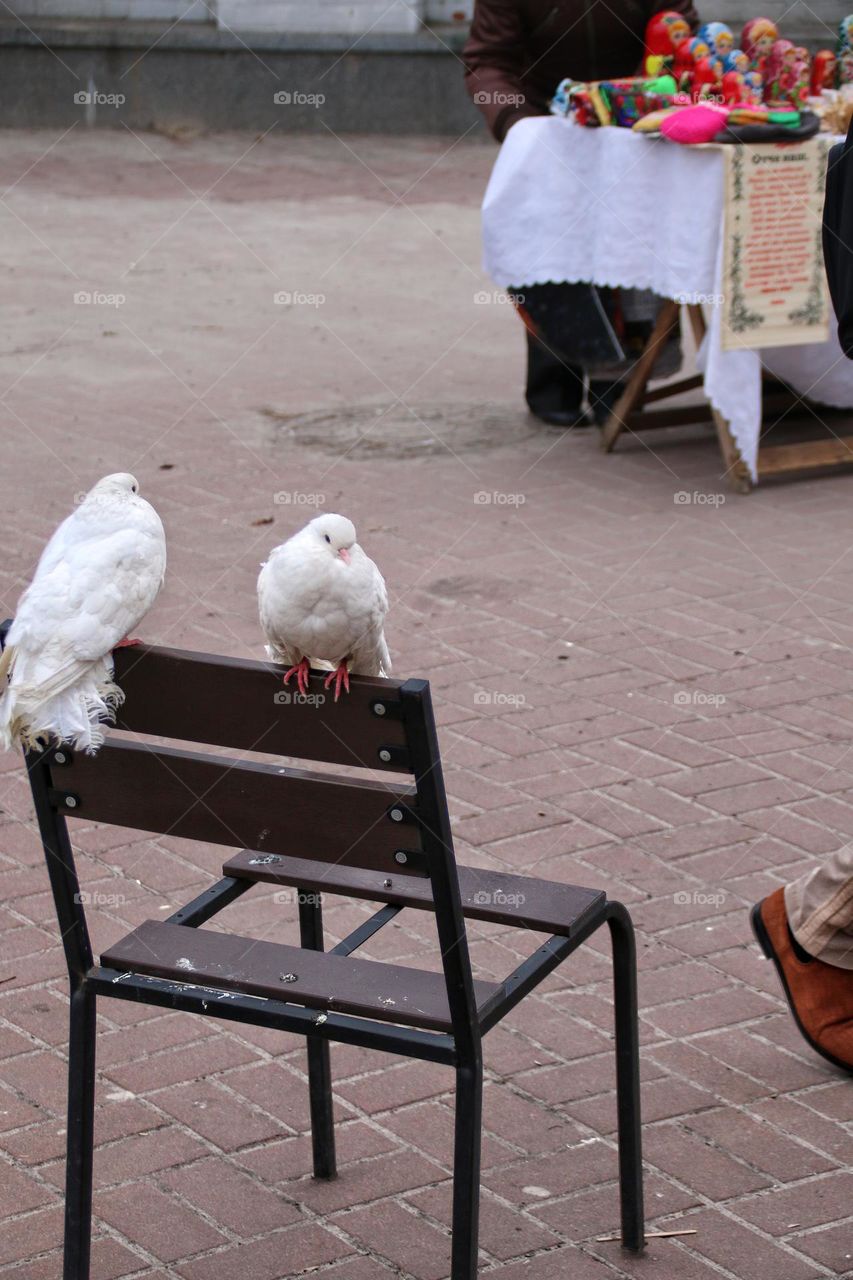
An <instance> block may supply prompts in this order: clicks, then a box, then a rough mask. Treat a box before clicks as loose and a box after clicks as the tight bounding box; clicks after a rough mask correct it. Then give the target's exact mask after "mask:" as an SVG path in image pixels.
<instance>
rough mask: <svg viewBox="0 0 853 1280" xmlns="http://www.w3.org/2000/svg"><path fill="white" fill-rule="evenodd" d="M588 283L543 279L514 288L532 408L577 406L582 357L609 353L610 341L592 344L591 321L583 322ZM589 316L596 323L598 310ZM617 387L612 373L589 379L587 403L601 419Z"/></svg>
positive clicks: (594, 357)
mask: <svg viewBox="0 0 853 1280" xmlns="http://www.w3.org/2000/svg"><path fill="white" fill-rule="evenodd" d="M586 289H587V286H581V285H567V284H542V285H529V286H527V287H526V288H524V289H523V290H521V289H520V290H512V293H513V295H514V296H515V297H516V299H517V301H516V306H517V308H518V311H519V314H520V316H521V318H522V320H523V321H524V326H525V329H526V331H527V332H526V337H527V385H526V388H525V398H526V400H527V404H528V406H529V408H530V410H531V412H532V413H535V414H549V413H554V412H563V413H567V412H568V413H571V412H578V411H579V410H580V408H581V406H582V404H583V398H584V386H585V377H584V367H583V366H584V357H585V356H589V357H591V358H592V360H593V362H594V363H599V364H601V363H602V362H603V363H606V362H607V359H608V357H609V358H610V360H611V361H612V359H613V352H612V349H611V348H610V347H609V346H601V347H600V348H597V347H596V345H595V338H594V325H593V323H591V322H590V323H587V322H586V321H587V320H589V319H590V317H589V312H588V307H589V301H588V298H587V297H586V296H585V290H586ZM591 319H592V320H594V321H595V322H596V323H598V317H597V316H593V317H592V318H591ZM621 391H622V385H621V383H620V382H614V381H613V379H605V380H599V379H594V380H591V381H590V384H589V403H590V408H591V409H592V410H593V412H594V413H595V415H596V417H597V418H599V420H601V419H603V418H605V417H607V414H608V412H609V410H610V408H611V407H612V404H613V403H615V401H616V399H618V396H619V394H620V393H621Z"/></svg>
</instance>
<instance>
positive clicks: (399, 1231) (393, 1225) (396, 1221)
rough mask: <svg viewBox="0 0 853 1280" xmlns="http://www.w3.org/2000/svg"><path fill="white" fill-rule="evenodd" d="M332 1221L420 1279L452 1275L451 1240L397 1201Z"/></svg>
mask: <svg viewBox="0 0 853 1280" xmlns="http://www.w3.org/2000/svg"><path fill="white" fill-rule="evenodd" d="M332 1221H333V1222H334V1224H335V1226H337V1227H339V1228H340V1229H341V1231H343V1232H345V1233H346V1235H347V1236H349V1237H352V1238H353V1239H354V1240H356V1241H358V1242H359V1244H360V1246H361V1247H362V1248H367V1249H370V1250H371V1252H375V1253H377V1254H379V1256H380V1258H385V1259H387V1260H388V1262H390V1263H391V1264H392V1266H397V1267H400V1268H401V1269H402V1270H403V1271H406V1272H408V1273H409V1274H411V1275H416V1276H418V1280H443V1278H444V1277H446V1276H447V1275H449V1272H450V1239H449V1237H448V1236H447V1235H446V1234H444V1233H443V1232H441V1231H439V1230H438V1228H437V1227H434V1226H432V1225H431V1224H430V1223H428V1222H426V1221H424V1220H423V1219H422V1218H419V1217H418V1216H417V1215H416V1214H415V1213H414V1212H409V1211H407V1210H405V1209H403V1208H401V1207H400V1205H398V1204H396V1203H395V1202H394V1201H387V1202H385V1203H383V1204H379V1205H367V1207H366V1208H358V1209H351V1210H350V1211H349V1212H347V1213H341V1214H337V1215H336V1216H335V1217H334V1218H333V1219H332Z"/></svg>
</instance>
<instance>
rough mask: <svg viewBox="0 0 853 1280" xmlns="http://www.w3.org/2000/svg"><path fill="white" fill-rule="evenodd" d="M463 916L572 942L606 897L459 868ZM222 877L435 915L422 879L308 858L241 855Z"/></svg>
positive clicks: (554, 883)
mask: <svg viewBox="0 0 853 1280" xmlns="http://www.w3.org/2000/svg"><path fill="white" fill-rule="evenodd" d="M457 871H458V873H459V893H460V896H461V899H462V910H463V912H464V914H465V915H466V916H468V917H469V918H470V919H472V920H492V921H494V922H495V923H496V924H507V925H515V926H517V927H518V928H523V929H533V930H536V931H541V932H542V933H556V934H558V935H559V936H560V937H563V938H571V937H573V936H574V935H575V934H577V932H578V931H579V930H580V929H581V928H584V927H585V926H586V925H587V924H588V923H589V922H590V920H591V919H592V918H593V917H595V916H596V915H600V914H601V913H602V912H603V910H604V907H605V905H606V902H607V895H606V894H605V893H603V892H602V891H601V890H600V889H586V888H583V887H582V886H580V885H576V884H560V883H558V882H557V881H554V880H537V879H536V878H535V877H533V876H515V875H507V874H506V873H505V872H502V871H481V870H480V868H479V867H463V866H460V867H457ZM222 874H223V875H225V876H234V877H236V878H238V879H247V880H263V881H268V882H269V883H271V884H286V885H293V886H294V887H296V888H299V889H312V890H320V891H321V892H325V893H340V894H343V895H345V896H346V897H350V898H369V899H370V900H371V901H373V902H394V903H397V904H399V905H400V906H403V907H419V908H420V909H421V910H425V911H432V910H433V909H434V904H433V900H432V888H431V885H430V882H429V880H428V879H425V878H423V877H419V876H410V875H395V876H387V875H385V874H383V873H382V872H381V871H365V870H363V869H361V868H359V867H344V866H340V865H337V866H330V865H329V864H327V863H322V862H311V861H309V860H307V859H305V858H290V857H282V856H280V855H278V854H265V853H256V852H254V851H253V850H251V849H242V850H241V851H240V853H237V854H235V855H234V856H233V857H232V858H229V859H228V861H227V862H226V863H224V864H223V867H222Z"/></svg>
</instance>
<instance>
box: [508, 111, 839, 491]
mask: <svg viewBox="0 0 853 1280" xmlns="http://www.w3.org/2000/svg"><path fill="white" fill-rule="evenodd" d="M726 149H728V148H724V147H722V146H717V147H701V148H695V147H684V146H678V145H675V144H673V143H669V142H666V141H664V140H662V139H652V138H648V137H642V136H641V135H639V134H636V133H633V132H632V131H631V130H628V129H619V128H600V129H585V128H582V127H580V126H578V125H576V124H575V123H574V122H572V121H570V120H565V119H561V118H557V117H552V116H542V117H531V118H528V119H522V120H519V121H518V123H517V124H515V125H514V126H513V128H512V129H511V130H510V132H509V134H508V135H507V138H506V141H505V142H504V144H503V146H502V148H501V150H500V153H499V155H498V158H497V161H496V163H495V167H494V169H493V171H492V175H491V179H490V181H489V185H488V188H487V190H486V195H485V198H484V202H483V245H484V266H485V269H486V271H487V272H488V274H489V275H490V276H491V278H492V279H493V280H494V281H495V282H496V283H497V284H499V285H501V286H503V287H504V288H508V287H511V286H512V287H515V288H517V289H521V290H523V287H524V286H525V285H527V286H530V285H534V284H544V283H547V282H549V281H553V282H562V281H589V282H591V283H593V284H596V285H599V286H610V287H612V288H636V289H651V290H653V291H654V292H655V293H657V294H660V295H661V296H662V297H664V298H667V299H669V300H670V305H668V306H665V307H664V308H663V310H662V311H661V313H660V316H659V320H658V324H657V328H656V331H655V333H654V334H653V336H652V338H651V340H650V342H649V344H648V345H647V347H646V349H645V351H644V353H643V355H642V356H641V357H640V359H639V361H638V362H637V365H636V366H635V369H634V372H633V375H632V378H631V381H630V383H629V387H628V392H627V394H626V395H625V396H623V398H622V400H621V401H620V403H619V404H618V405H617V406H616V410H615V413H614V415H613V417H612V418H611V420H610V422H609V423H607V424H606V426H605V429H604V433H603V443H604V445H605V448H608V449H609V448H612V446H613V444H614V443H615V440H616V438H617V436H618V435H619V434H620V432H621V431H623V430H626V429H627V430H629V431H635V430H638V429H645V428H646V427H663V426H675V425H681V424H684V423H687V422H696V421H707V420H708V418H709V416H712V417H713V420H714V422H715V425H716V428H717V434H718V437H719V440H720V446H721V450H722V453H723V457H724V460H725V463H726V469H727V472H728V474H729V477H730V480H731V482H732V484H733V485H734V486H735V488H738V489H740V490H741V491H745V490H747V489H749V488H750V487H751V486H752V485H753V484H755V483H757V481H758V480H759V478H761V477H762V476H768V475H771V474H782V473H787V472H791V471H794V470H796V471H798V472H801V471H812V472H813V471H814V470H816V469H819V468H824V467H836V466H838V465H844V464H847V465H853V437H850V438H849V439H848V438H847V437H844V436H840V435H838V434H836V433H834V432H830V431H829V429H828V428H827V437H826V438H825V439H822V440H818V441H815V442H811V443H803V444H796V445H790V444H785V445H777V446H771V447H762V448H761V449H759V440H760V435H761V420H762V368H763V370H764V372H765V374H766V375H769V376H771V377H773V376H775V377H778V378H779V379H781V380H782V381H783V382H784V383H785V384H787V386H788V387H790V388H792V390H793V392H794V393H795V394H793V395H789V396H788V402H789V403H790V404H791V405H795V404H796V403H798V402H800V403H802V402H804V401H805V400H806V397H807V398H808V401H809V402H814V403H815V404H818V405H826V406H830V407H832V408H835V409H848V408H851V409H853V363H851V362H850V361H848V360H847V359H846V358H845V357H844V356H843V354H842V352H841V348H840V347H839V345H838V341H837V338H836V335H835V326H834V324H832V325H831V326H830V335H829V337H828V339H827V340H826V341H822V342H818V343H810V344H808V345H804V346H780V347H769V348H766V349H760V350H746V349H741V350H724V349H723V344H722V341H721V328H722V306H721V305H720V304H721V301H722V293H721V290H722V276H723V218H724V189H725V160H724V155H723V152H724V150H726ZM681 306H685V307H687V310H688V314H689V317H690V321H691V323H692V325H693V329H694V333H695V336H696V338H697V341H699V342H700V343H701V345H700V347H699V352H698V357H697V364H698V367H699V370H700V374H699V375H698V376H697V377H694V378H689V379H684V380H682V381H681V382H680V383H678V384H676V385H675V386H673V387H669V386H668V387H661V388H658V389H656V390H653V391H648V390H647V386H646V384H647V382H648V381H649V379H650V377H651V376H652V375H653V372H654V365H655V363H656V360H657V358H658V355H659V354H660V352H661V350H662V348H663V345H664V342H665V339H666V336H667V334H668V333H669V332H670V330H671V329H672V328H673V327H674V326H676V325H677V324H678V322H679V310H680V307H681ZM705 315H707V317H708V321H707V333H706V331H705V327H706V322H705ZM700 385H701V386H702V388H703V391H704V395H705V397H706V399H707V401H708V402H709V404H710V410H709V409H708V407H707V406H695V405H687V406H680V407H676V408H669V409H662V410H661V409H659V408H657V407H656V408H655V409H653V410H649V409H643V406H645V405H649V404H653V405H655V406H657V405H658V404H659V402H660V401H661V400H663V399H665V398H667V397H668V396H670V395H673V394H676V393H677V392H679V391H686V390H688V389H690V388H695V387H697V386H700ZM782 404H784V396H783V401H782Z"/></svg>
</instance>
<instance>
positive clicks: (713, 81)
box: [691, 58, 720, 102]
mask: <svg viewBox="0 0 853 1280" xmlns="http://www.w3.org/2000/svg"><path fill="white" fill-rule="evenodd" d="M718 67H719V64H718V63H716V61H715V59H713V58H697V59H696V65H695V66H694V68H693V85H692V90H693V92H692V95H691V96H692V98H693V101H694V102H699V101H701V99H702V98H712V97H714V96H715V95H716V94H717V92H718V91H719V86H720V76H719V72H718Z"/></svg>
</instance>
